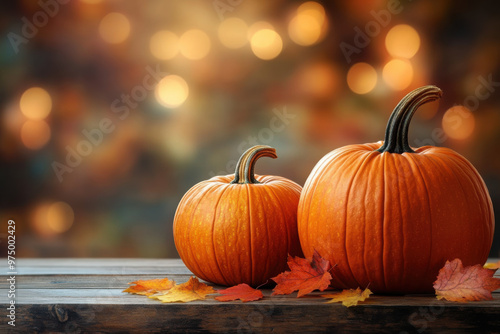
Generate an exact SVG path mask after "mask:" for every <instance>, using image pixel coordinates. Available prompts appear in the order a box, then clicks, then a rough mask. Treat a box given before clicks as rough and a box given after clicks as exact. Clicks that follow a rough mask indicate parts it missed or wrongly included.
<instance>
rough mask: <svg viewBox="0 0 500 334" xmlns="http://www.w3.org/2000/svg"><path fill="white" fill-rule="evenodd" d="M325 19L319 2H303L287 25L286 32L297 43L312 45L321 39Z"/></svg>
mask: <svg viewBox="0 0 500 334" xmlns="http://www.w3.org/2000/svg"><path fill="white" fill-rule="evenodd" d="M325 19H326V17H325V10H324V8H323V6H321V5H320V4H319V3H317V2H314V1H309V2H306V3H303V4H302V5H301V6H300V7H299V8H298V9H297V15H296V16H295V17H294V18H293V19H292V20H291V21H290V23H289V25H288V34H289V35H290V38H291V39H292V40H293V41H294V42H295V43H297V44H299V45H304V46H307V45H312V44H314V43H316V42H318V41H319V40H320V39H321V37H322V36H321V35H322V32H323V29H322V28H323V24H324V23H325Z"/></svg>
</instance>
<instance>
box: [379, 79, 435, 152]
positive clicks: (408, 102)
mask: <svg viewBox="0 0 500 334" xmlns="http://www.w3.org/2000/svg"><path fill="white" fill-rule="evenodd" d="M442 94H443V92H442V91H441V89H439V88H438V87H436V86H430V85H429V86H423V87H420V88H417V89H415V90H413V91H411V92H410V93H408V94H407V95H406V96H405V97H403V99H402V100H401V101H400V102H399V103H398V105H397V106H396V108H394V111H393V112H392V114H391V117H390V118H389V121H388V122H387V128H386V129H385V139H384V144H383V145H382V147H380V148H379V149H378V150H377V151H379V152H389V153H399V154H402V153H405V152H407V153H415V151H413V149H412V148H411V147H410V144H409V143H408V130H409V127H410V122H411V119H412V117H413V114H414V113H415V111H417V109H418V108H419V107H420V106H421V105H423V104H425V103H428V102H432V101H435V100H437V99H439V98H440V97H441V95H442Z"/></svg>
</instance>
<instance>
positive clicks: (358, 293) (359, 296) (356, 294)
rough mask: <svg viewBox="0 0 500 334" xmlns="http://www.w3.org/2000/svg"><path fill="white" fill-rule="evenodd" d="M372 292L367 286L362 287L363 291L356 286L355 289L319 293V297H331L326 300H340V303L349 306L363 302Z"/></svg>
mask: <svg viewBox="0 0 500 334" xmlns="http://www.w3.org/2000/svg"><path fill="white" fill-rule="evenodd" d="M372 293H373V292H371V291H370V289H368V288H366V289H364V290H363V291H362V290H361V289H360V288H357V289H356V290H354V289H350V290H342V292H339V293H332V294H328V295H321V297H325V298H332V299H331V300H329V301H327V303H337V302H342V305H344V306H347V307H351V306H356V305H358V303H359V302H364V301H365V299H367V298H368V297H370V295H371V294H372Z"/></svg>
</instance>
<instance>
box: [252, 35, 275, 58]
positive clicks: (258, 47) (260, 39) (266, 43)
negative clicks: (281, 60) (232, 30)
mask: <svg viewBox="0 0 500 334" xmlns="http://www.w3.org/2000/svg"><path fill="white" fill-rule="evenodd" d="M250 46H251V48H252V51H253V53H254V54H255V55H256V56H257V57H258V58H260V59H263V60H271V59H273V58H276V57H277V56H278V55H279V54H280V53H281V50H282V49H283V42H282V40H281V37H280V35H279V34H278V33H277V32H276V31H274V30H273V29H261V30H258V31H257V32H256V33H254V34H253V35H252V38H251V40H250Z"/></svg>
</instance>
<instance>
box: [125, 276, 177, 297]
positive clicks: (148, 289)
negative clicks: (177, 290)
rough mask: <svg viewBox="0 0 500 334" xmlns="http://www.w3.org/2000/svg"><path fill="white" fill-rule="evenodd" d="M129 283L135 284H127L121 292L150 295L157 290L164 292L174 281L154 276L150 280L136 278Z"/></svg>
mask: <svg viewBox="0 0 500 334" xmlns="http://www.w3.org/2000/svg"><path fill="white" fill-rule="evenodd" d="M129 284H135V285H132V286H129V287H128V288H127V289H125V290H123V292H128V293H134V294H136V295H144V296H150V295H153V294H155V293H157V292H165V291H168V290H170V289H171V288H172V287H173V286H174V284H175V282H174V281H172V280H170V279H168V278H166V277H165V278H155V279H150V280H138V281H134V282H130V283H129Z"/></svg>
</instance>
